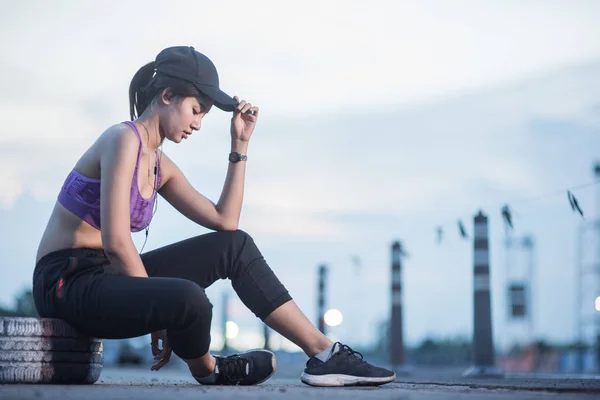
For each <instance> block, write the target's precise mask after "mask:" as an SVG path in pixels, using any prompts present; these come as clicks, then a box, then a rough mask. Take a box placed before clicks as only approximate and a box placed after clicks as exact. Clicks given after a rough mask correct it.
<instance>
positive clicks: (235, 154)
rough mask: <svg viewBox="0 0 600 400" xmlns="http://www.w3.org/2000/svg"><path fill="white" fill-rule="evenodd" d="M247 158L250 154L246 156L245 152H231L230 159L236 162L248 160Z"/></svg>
mask: <svg viewBox="0 0 600 400" xmlns="http://www.w3.org/2000/svg"><path fill="white" fill-rule="evenodd" d="M247 159H248V156H246V155H245V154H240V153H238V152H237V151H233V152H231V153H229V161H231V162H232V163H234V164H235V163H236V162H238V161H246V160H247Z"/></svg>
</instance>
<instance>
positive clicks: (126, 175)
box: [100, 127, 148, 277]
mask: <svg viewBox="0 0 600 400" xmlns="http://www.w3.org/2000/svg"><path fill="white" fill-rule="evenodd" d="M112 129H116V130H119V129H120V130H119V131H118V132H115V134H111V135H108V136H107V137H106V142H105V143H103V146H104V148H103V151H102V156H101V158H100V174H101V177H102V179H101V187H100V192H101V195H100V215H101V221H100V223H101V232H102V244H103V247H104V251H105V252H106V255H107V256H108V259H109V260H110V262H111V264H112V265H113V266H114V267H115V268H116V269H117V270H118V271H119V272H121V273H123V274H125V275H129V276H140V277H147V276H148V274H147V273H146V269H145V268H144V265H143V264H142V260H141V258H140V256H139V254H138V252H137V249H136V247H135V245H134V243H133V240H132V239H131V233H130V216H129V212H130V210H129V207H130V196H131V178H132V176H133V172H134V170H135V164H136V161H137V151H138V147H139V142H138V140H137V138H136V137H135V135H133V134H131V132H127V130H126V129H123V128H117V127H115V128H112Z"/></svg>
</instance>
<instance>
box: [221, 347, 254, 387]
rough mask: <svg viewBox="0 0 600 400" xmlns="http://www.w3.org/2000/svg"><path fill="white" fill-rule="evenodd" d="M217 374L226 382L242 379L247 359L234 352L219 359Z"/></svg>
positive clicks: (244, 374) (244, 375)
mask: <svg viewBox="0 0 600 400" xmlns="http://www.w3.org/2000/svg"><path fill="white" fill-rule="evenodd" d="M219 361H220V362H219V375H221V376H222V377H223V379H224V380H225V381H226V382H228V383H236V382H240V381H242V380H243V379H244V378H245V377H246V364H248V360H247V359H245V358H242V357H240V356H238V355H237V354H234V355H232V356H229V357H225V358H221V359H220V360H219Z"/></svg>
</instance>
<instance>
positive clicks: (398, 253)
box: [389, 241, 405, 366]
mask: <svg viewBox="0 0 600 400" xmlns="http://www.w3.org/2000/svg"><path fill="white" fill-rule="evenodd" d="M404 256H405V253H404V249H403V247H402V243H400V242H399V241H396V242H394V243H393V244H392V274H391V275H392V287H391V289H392V296H391V298H392V310H391V321H390V339H389V340H390V358H391V363H392V365H394V366H403V365H404V337H403V327H402V257H404Z"/></svg>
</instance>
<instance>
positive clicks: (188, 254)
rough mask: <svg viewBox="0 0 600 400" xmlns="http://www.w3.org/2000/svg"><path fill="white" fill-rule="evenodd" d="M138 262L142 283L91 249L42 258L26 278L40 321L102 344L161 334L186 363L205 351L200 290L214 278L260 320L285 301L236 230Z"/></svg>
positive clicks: (206, 321)
mask: <svg viewBox="0 0 600 400" xmlns="http://www.w3.org/2000/svg"><path fill="white" fill-rule="evenodd" d="M142 262H143V264H144V267H145V268H146V271H147V272H148V276H149V278H140V277H131V276H126V275H122V274H117V273H116V272H114V271H112V270H111V268H110V261H109V260H108V258H107V257H106V254H105V253H104V251H102V250H99V249H81V248H80V249H64V250H59V251H56V252H52V253H50V254H47V255H45V256H44V257H43V258H42V259H40V261H39V262H38V263H37V265H36V267H35V270H34V273H33V295H34V300H35V306H36V308H37V311H38V313H39V315H40V317H43V318H60V319H63V320H65V321H66V322H67V323H69V324H71V325H72V326H73V327H74V328H76V329H77V330H78V331H80V332H81V333H83V334H85V335H89V336H93V337H98V338H106V339H124V338H130V337H136V336H142V335H146V334H148V333H151V332H155V331H158V330H162V329H166V330H167V336H168V339H169V344H170V345H171V348H172V349H173V352H174V353H175V354H177V355H178V356H179V357H181V358H184V359H191V358H197V357H200V356H203V355H204V354H206V353H207V352H208V349H209V345H210V325H211V319H212V307H213V306H212V304H211V303H210V301H209V299H208V298H207V297H206V293H205V291H204V289H206V288H207V287H209V286H210V285H211V284H212V283H213V282H215V281H216V280H217V279H225V278H229V279H230V280H231V283H232V286H233V288H234V290H235V291H236V293H237V294H238V296H239V297H240V299H241V300H242V302H243V303H244V304H245V305H246V307H248V308H249V309H250V310H251V311H252V312H253V313H254V315H256V316H257V317H258V318H260V319H261V320H264V319H265V318H266V317H267V316H268V315H269V314H270V313H271V312H272V311H274V310H275V309H276V308H278V307H279V306H281V305H282V304H284V303H286V302H287V301H289V300H291V299H292V298H291V296H290V295H289V293H288V291H287V289H286V288H285V287H284V286H283V285H282V283H281V282H280V281H279V279H278V278H277V277H276V276H275V274H274V273H273V271H272V270H271V268H270V267H269V266H268V265H267V263H266V261H265V259H264V258H263V256H262V254H261V253H260V251H259V249H258V248H257V247H256V245H255V243H254V240H252V238H251V237H250V236H249V235H248V234H246V233H245V232H243V231H241V230H237V231H222V232H214V233H209V234H205V235H200V236H196V237H193V238H190V239H187V240H183V241H181V242H177V243H174V244H171V245H168V246H166V247H162V248H159V249H156V250H153V251H149V252H147V253H144V254H143V255H142ZM107 267H108V268H107Z"/></svg>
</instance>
